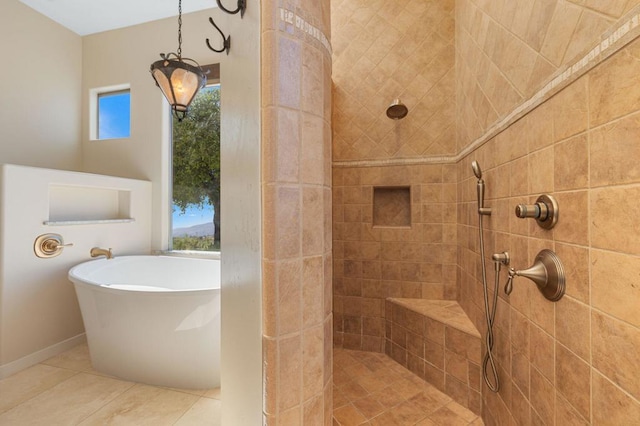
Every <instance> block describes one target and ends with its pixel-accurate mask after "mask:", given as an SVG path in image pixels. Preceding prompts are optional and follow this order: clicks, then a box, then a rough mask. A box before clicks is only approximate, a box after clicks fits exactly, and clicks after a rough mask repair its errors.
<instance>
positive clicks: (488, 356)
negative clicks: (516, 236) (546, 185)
mask: <svg viewBox="0 0 640 426" xmlns="http://www.w3.org/2000/svg"><path fill="white" fill-rule="evenodd" d="M471 168H472V169H473V174H474V175H476V177H477V178H478V184H477V186H476V189H477V191H478V237H479V240H480V263H481V265H482V293H483V296H484V314H485V320H486V321H487V334H486V336H485V342H486V345H487V348H486V352H485V354H484V359H483V360H482V378H483V379H484V382H485V383H486V384H487V387H488V388H489V390H491V391H492V392H498V390H500V380H499V378H498V369H497V368H496V363H495V360H494V358H493V344H494V340H493V323H494V321H495V317H496V307H497V304H498V285H499V282H498V281H499V280H500V266H501V265H508V264H509V255H508V253H501V254H494V255H493V257H492V260H493V261H494V262H495V267H496V273H495V278H496V281H495V287H494V291H493V305H490V304H489V288H488V287H489V286H488V285H487V267H486V265H485V252H484V230H483V226H482V216H483V215H490V214H491V209H490V208H487V207H485V206H484V180H482V170H481V169H480V165H479V164H478V162H477V161H474V162H472V163H471ZM489 369H490V370H491V371H490V372H489V371H488V370H489ZM489 373H491V375H492V376H493V381H492V380H491V378H490V377H489Z"/></svg>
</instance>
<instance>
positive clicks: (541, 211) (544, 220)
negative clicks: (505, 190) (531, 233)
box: [516, 195, 559, 229]
mask: <svg viewBox="0 0 640 426" xmlns="http://www.w3.org/2000/svg"><path fill="white" fill-rule="evenodd" d="M558 213H559V211H558V203H557V202H556V200H555V198H553V197H552V196H551V195H541V196H539V197H538V199H537V200H536V203H535V204H518V205H517V206H516V216H518V217H519V218H522V219H526V218H532V219H535V220H536V222H538V225H540V226H541V227H542V228H544V229H551V228H553V227H554V226H555V224H556V223H557V222H558Z"/></svg>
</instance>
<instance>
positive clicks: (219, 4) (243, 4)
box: [216, 0, 247, 18]
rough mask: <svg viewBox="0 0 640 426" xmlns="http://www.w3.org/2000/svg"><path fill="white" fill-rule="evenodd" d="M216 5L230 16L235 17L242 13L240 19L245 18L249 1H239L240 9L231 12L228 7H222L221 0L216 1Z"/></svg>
mask: <svg viewBox="0 0 640 426" xmlns="http://www.w3.org/2000/svg"><path fill="white" fill-rule="evenodd" d="M216 3H218V7H219V8H220V9H222V10H223V11H225V12H227V13H228V14H230V15H235V14H236V13H238V12H240V18H242V17H244V11H245V10H246V9H247V1H246V0H238V8H237V9H236V10H229V9H227V8H226V7H224V6H223V5H222V1H221V0H216Z"/></svg>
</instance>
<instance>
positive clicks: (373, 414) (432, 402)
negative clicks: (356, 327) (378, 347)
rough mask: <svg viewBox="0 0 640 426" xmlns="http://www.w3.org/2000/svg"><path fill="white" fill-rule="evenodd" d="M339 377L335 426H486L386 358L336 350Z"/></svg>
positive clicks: (336, 378) (336, 377)
mask: <svg viewBox="0 0 640 426" xmlns="http://www.w3.org/2000/svg"><path fill="white" fill-rule="evenodd" d="M333 375H334V385H333V424H334V426H357V425H367V426H378V425H379V426H396V425H397V426H400V425H402V426H404V425H419V426H430V425H442V426H452V425H473V426H479V425H483V424H484V423H483V422H482V420H481V419H480V417H478V416H477V415H476V414H474V413H473V412H471V411H470V410H468V409H467V408H465V407H463V406H462V405H460V404H458V403H457V402H455V401H453V400H452V399H451V397H449V396H447V395H445V394H444V393H442V392H440V391H439V390H438V389H436V388H435V387H434V386H432V385H430V384H429V383H426V382H425V381H424V380H422V379H421V378H420V377H418V376H416V375H415V374H413V373H412V372H410V371H409V370H407V369H405V368H403V367H402V366H400V365H399V364H398V363H396V362H395V361H393V360H392V359H391V358H389V357H388V356H386V355H385V354H380V353H373V352H361V351H353V350H347V349H338V348H335V349H334V350H333Z"/></svg>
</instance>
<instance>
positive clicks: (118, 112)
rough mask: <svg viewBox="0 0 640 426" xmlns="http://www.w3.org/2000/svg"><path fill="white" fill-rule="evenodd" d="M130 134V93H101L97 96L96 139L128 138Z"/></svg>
mask: <svg viewBox="0 0 640 426" xmlns="http://www.w3.org/2000/svg"><path fill="white" fill-rule="evenodd" d="M130 135H131V93H130V92H129V91H128V90H127V91H122V92H114V93H103V94H100V95H99V96H98V139H114V138H128V137H129V136H130Z"/></svg>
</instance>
